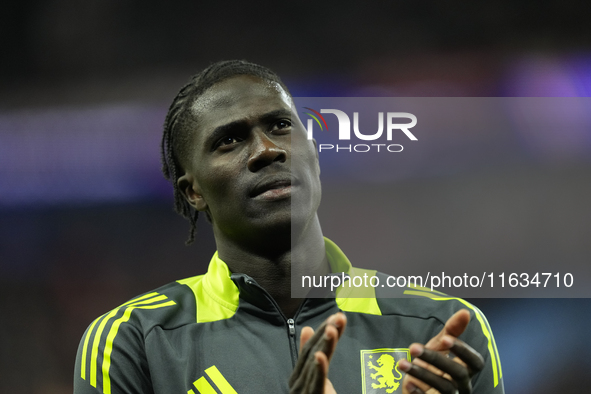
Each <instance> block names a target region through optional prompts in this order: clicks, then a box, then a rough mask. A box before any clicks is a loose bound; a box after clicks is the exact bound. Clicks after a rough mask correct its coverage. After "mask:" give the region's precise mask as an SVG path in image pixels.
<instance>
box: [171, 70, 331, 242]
mask: <svg viewBox="0 0 591 394" xmlns="http://www.w3.org/2000/svg"><path fill="white" fill-rule="evenodd" d="M291 104H292V101H291V98H290V97H289V95H288V94H287V93H286V92H285V91H284V90H283V89H282V88H281V87H280V85H278V84H276V83H272V82H268V81H264V80H261V79H259V78H256V77H252V76H237V77H232V78H230V79H227V80H224V81H222V82H220V83H218V84H216V85H214V86H213V87H211V88H210V89H208V90H207V91H206V92H205V93H204V94H203V95H202V96H201V97H199V98H198V99H197V100H196V101H195V102H194V103H193V104H192V106H191V112H192V115H193V117H194V119H195V120H196V121H195V122H194V123H191V124H194V125H195V126H194V130H190V131H189V132H190V133H191V136H190V141H192V146H191V147H190V149H189V150H188V151H189V154H188V155H187V156H188V157H187V158H186V160H185V162H184V163H182V164H183V167H184V168H186V173H185V175H184V176H182V177H181V178H179V187H180V188H181V190H182V191H183V192H184V193H185V196H186V197H187V199H188V201H189V202H190V203H191V205H192V206H193V207H195V208H196V209H197V210H199V211H206V212H208V213H209V215H210V216H211V219H212V222H213V225H214V230H215V231H216V232H218V231H219V232H221V233H222V234H224V236H226V237H229V238H234V239H244V238H246V239H248V238H252V237H253V236H255V237H256V236H257V235H259V234H260V235H259V236H262V235H264V234H269V233H273V232H275V233H276V232H278V231H291V225H292V221H293V224H296V225H298V226H303V227H305V226H306V223H308V222H309V221H310V220H311V219H312V218H315V215H316V210H317V209H318V205H319V204H320V194H321V192H320V180H319V173H320V170H319V167H318V156H317V152H316V148H315V145H314V143H313V142H312V141H309V140H307V139H306V131H305V129H304V126H303V125H302V123H301V121H300V120H299V118H298V117H297V115H295V112H294V113H292V108H291ZM294 195H296V196H297V199H293V196H294ZM295 201H297V203H296V202H295ZM292 208H293V209H292Z"/></svg>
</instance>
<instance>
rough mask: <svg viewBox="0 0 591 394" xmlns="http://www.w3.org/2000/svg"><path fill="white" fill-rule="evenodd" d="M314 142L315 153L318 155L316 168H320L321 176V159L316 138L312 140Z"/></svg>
mask: <svg viewBox="0 0 591 394" xmlns="http://www.w3.org/2000/svg"><path fill="white" fill-rule="evenodd" d="M312 142H313V143H314V152H315V153H316V167H318V173H319V174H320V157H319V156H318V144H317V143H316V138H312Z"/></svg>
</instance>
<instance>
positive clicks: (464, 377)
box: [412, 345, 470, 386]
mask: <svg viewBox="0 0 591 394" xmlns="http://www.w3.org/2000/svg"><path fill="white" fill-rule="evenodd" d="M412 346H413V347H418V345H412ZM413 350H415V349H413ZM417 357H419V358H420V359H421V360H423V361H425V362H427V363H429V364H430V365H433V366H434V367H437V368H438V369H439V370H440V371H441V372H444V373H447V374H448V375H449V376H450V377H451V378H452V379H453V380H455V381H456V382H457V383H458V385H460V386H461V385H464V386H465V385H466V384H467V383H466V382H468V383H469V381H470V373H469V371H468V369H467V368H466V367H464V366H463V365H461V364H458V363H456V362H455V361H453V360H452V359H451V358H449V357H447V356H445V355H443V354H441V353H439V352H436V351H435V350H431V349H426V348H422V349H421V351H420V353H419V354H417ZM423 369H425V368H423ZM413 376H414V375H413Z"/></svg>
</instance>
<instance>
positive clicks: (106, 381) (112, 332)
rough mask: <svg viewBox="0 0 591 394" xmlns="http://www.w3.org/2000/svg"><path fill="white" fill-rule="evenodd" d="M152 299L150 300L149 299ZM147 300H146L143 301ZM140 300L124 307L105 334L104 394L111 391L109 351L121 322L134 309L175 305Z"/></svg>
mask: <svg viewBox="0 0 591 394" xmlns="http://www.w3.org/2000/svg"><path fill="white" fill-rule="evenodd" d="M156 298H159V299H162V298H164V299H166V296H160V297H156ZM150 301H152V300H150ZM145 302H148V301H145ZM141 303H142V302H138V303H134V304H131V305H130V306H128V307H127V308H126V309H125V312H124V313H123V316H121V317H120V318H119V319H117V320H115V321H114V322H113V325H112V326H111V329H110V330H109V334H108V335H107V341H106V343H105V351H104V354H103V367H102V369H103V393H105V394H110V393H111V378H110V377H109V369H110V368H111V353H112V352H113V341H115V337H116V336H117V331H119V326H120V325H121V323H125V322H126V321H128V320H129V318H130V316H131V312H133V310H134V309H136V308H137V309H157V308H162V307H165V306H171V305H175V304H176V302H174V301H168V302H165V303H163V304H156V305H139V304H141Z"/></svg>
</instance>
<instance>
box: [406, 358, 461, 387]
mask: <svg viewBox="0 0 591 394" xmlns="http://www.w3.org/2000/svg"><path fill="white" fill-rule="evenodd" d="M398 367H399V368H400V370H402V371H405V372H406V373H407V374H409V375H410V376H414V377H415V378H417V379H418V380H420V381H421V382H424V383H426V384H427V385H429V386H430V387H432V388H434V389H436V390H437V391H439V392H440V393H441V394H458V387H457V386H456V384H455V383H454V382H453V381H451V380H447V379H445V378H443V377H441V376H439V375H436V374H434V373H433V372H431V371H428V370H426V369H425V368H423V367H419V366H418V365H416V364H412V363H409V362H408V361H406V360H401V361H400V363H399V364H398Z"/></svg>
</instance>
